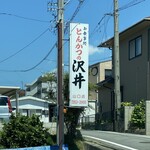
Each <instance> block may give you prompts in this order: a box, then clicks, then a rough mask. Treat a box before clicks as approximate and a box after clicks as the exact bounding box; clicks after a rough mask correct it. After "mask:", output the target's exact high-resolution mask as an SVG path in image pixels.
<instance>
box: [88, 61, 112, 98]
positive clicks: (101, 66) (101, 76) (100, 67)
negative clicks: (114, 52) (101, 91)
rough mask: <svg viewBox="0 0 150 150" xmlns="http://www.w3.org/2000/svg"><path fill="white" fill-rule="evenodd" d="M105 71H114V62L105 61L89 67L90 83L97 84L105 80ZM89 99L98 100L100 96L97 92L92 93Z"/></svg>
mask: <svg viewBox="0 0 150 150" xmlns="http://www.w3.org/2000/svg"><path fill="white" fill-rule="evenodd" d="M96 68H97V74H96ZM105 69H112V61H105V62H100V63H96V64H94V65H91V66H90V67H89V83H93V84H97V83H99V82H101V81H103V80H105ZM89 99H94V100H97V99H98V94H97V93H96V92H95V91H90V95H89Z"/></svg>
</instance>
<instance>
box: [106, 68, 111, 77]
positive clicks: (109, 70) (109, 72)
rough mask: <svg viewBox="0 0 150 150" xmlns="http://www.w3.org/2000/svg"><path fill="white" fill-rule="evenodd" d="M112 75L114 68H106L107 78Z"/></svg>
mask: <svg viewBox="0 0 150 150" xmlns="http://www.w3.org/2000/svg"><path fill="white" fill-rule="evenodd" d="M109 77H112V70H111V69H105V79H107V78H109Z"/></svg>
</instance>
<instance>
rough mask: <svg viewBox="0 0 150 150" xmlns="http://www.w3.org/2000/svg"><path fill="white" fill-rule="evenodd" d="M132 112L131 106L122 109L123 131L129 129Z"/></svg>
mask: <svg viewBox="0 0 150 150" xmlns="http://www.w3.org/2000/svg"><path fill="white" fill-rule="evenodd" d="M133 110H134V107H133V106H125V107H124V130H125V131H127V130H128V128H129V122H130V120H131V115H132V112H133Z"/></svg>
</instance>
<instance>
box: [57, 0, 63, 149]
mask: <svg viewBox="0 0 150 150" xmlns="http://www.w3.org/2000/svg"><path fill="white" fill-rule="evenodd" d="M57 5H58V13H57V14H58V22H57V27H58V60H57V61H58V72H57V78H58V83H57V89H58V90H57V91H58V95H57V145H59V150H62V146H63V143H64V113H63V109H64V100H63V96H62V91H63V88H62V87H63V86H62V84H63V71H62V70H63V69H62V60H63V35H64V33H63V32H64V29H63V28H64V27H63V22H64V16H63V15H64V0H57Z"/></svg>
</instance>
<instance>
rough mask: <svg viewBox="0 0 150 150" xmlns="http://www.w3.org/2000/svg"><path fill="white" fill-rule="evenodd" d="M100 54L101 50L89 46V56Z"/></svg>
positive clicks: (102, 50)
mask: <svg viewBox="0 0 150 150" xmlns="http://www.w3.org/2000/svg"><path fill="white" fill-rule="evenodd" d="M102 52H104V49H103V48H98V47H96V46H93V45H89V55H93V54H95V53H102Z"/></svg>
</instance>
